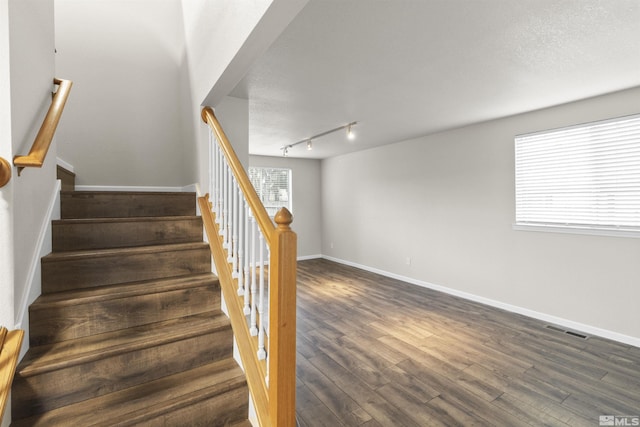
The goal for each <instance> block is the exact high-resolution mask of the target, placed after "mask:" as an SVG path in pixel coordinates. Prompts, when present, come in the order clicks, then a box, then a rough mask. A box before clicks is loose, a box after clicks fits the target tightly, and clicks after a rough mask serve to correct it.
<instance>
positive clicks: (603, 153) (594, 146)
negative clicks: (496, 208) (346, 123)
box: [515, 114, 640, 228]
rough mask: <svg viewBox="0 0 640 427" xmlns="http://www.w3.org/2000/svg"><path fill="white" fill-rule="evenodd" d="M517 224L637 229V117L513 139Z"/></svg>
mask: <svg viewBox="0 0 640 427" xmlns="http://www.w3.org/2000/svg"><path fill="white" fill-rule="evenodd" d="M515 153H516V222H517V223H519V224H551V225H568V226H595V227H605V228H635V227H640V114H638V115H634V116H627V117H621V118H617V119H611V120H605V121H600V122H593V123H588V124H585V125H579V126H572V127H569V128H562V129H555V130H551V131H545V132H537V133H533V134H526V135H520V136H517V137H516V138H515Z"/></svg>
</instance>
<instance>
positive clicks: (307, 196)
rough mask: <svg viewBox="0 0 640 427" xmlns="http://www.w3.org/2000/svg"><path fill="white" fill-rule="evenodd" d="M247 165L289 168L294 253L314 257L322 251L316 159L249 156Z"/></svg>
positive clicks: (320, 209)
mask: <svg viewBox="0 0 640 427" xmlns="http://www.w3.org/2000/svg"><path fill="white" fill-rule="evenodd" d="M249 166H262V167H274V168H290V169H291V175H292V182H293V189H292V193H293V195H292V197H293V206H292V213H293V223H292V224H291V228H292V229H293V231H295V232H296V233H297V235H298V257H299V258H300V257H303V258H304V257H318V256H320V254H321V253H322V248H321V241H322V235H321V228H322V219H321V214H322V207H321V202H320V186H321V178H320V161H319V160H311V159H294V158H289V157H287V158H285V157H268V156H250V157H249Z"/></svg>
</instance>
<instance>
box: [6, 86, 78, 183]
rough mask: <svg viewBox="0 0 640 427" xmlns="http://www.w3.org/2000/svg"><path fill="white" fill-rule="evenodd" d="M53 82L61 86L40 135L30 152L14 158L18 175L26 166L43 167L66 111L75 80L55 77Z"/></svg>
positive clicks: (37, 136)
mask: <svg viewBox="0 0 640 427" xmlns="http://www.w3.org/2000/svg"><path fill="white" fill-rule="evenodd" d="M53 83H54V84H55V85H58V86H59V87H58V90H57V91H56V92H55V94H54V95H53V99H52V101H51V105H50V106H49V111H47V115H46V116H45V117H44V121H43V122H42V126H40V130H39V131H38V135H36V139H35V140H34V141H33V145H32V146H31V150H29V154H27V155H26V156H16V157H14V158H13V164H14V165H15V166H17V167H18V175H20V172H21V171H22V169H24V168H25V167H36V168H39V167H42V164H43V163H44V158H45V157H46V155H47V151H49V146H50V145H51V141H52V140H53V135H54V134H55V133H56V128H57V127H58V122H59V121H60V117H61V116H62V112H63V111H64V106H65V104H66V103H67V98H68V97H69V92H70V91H71V85H73V82H72V81H71V80H62V79H56V78H54V79H53Z"/></svg>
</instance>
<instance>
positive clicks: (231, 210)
mask: <svg viewBox="0 0 640 427" xmlns="http://www.w3.org/2000/svg"><path fill="white" fill-rule="evenodd" d="M235 183H236V178H235V177H234V176H233V171H232V170H231V168H229V226H228V227H227V233H228V236H227V245H228V246H227V262H228V263H233V229H234V228H235V226H236V224H235V220H236V211H235V208H236V206H235V201H236V198H237V195H236V192H235ZM231 275H232V276H233V265H232V267H231Z"/></svg>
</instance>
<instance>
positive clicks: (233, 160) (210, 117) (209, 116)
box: [202, 107, 275, 244]
mask: <svg viewBox="0 0 640 427" xmlns="http://www.w3.org/2000/svg"><path fill="white" fill-rule="evenodd" d="M202 120H203V121H204V122H205V123H207V124H208V125H209V127H210V128H211V131H212V132H213V133H214V134H215V136H216V139H217V140H218V141H219V142H220V148H221V149H222V151H223V152H224V155H225V157H226V158H227V162H228V163H229V167H230V168H231V170H232V171H233V175H234V176H235V177H236V180H237V181H238V186H239V187H240V189H241V190H242V192H243V193H244V194H245V197H246V198H247V203H248V204H249V208H250V209H251V211H252V212H253V213H254V215H255V218H256V221H257V222H258V226H259V227H260V230H262V234H263V235H264V237H265V239H266V240H267V243H268V244H271V239H272V238H273V237H272V234H273V231H274V229H275V226H274V225H273V222H272V221H271V218H270V217H269V214H268V213H267V209H266V208H265V207H264V205H263V204H262V202H261V201H260V197H258V194H257V193H256V189H255V188H254V187H253V184H251V180H250V179H249V176H248V175H247V172H246V171H245V170H244V168H243V167H242V163H240V159H238V156H237V155H236V152H235V151H234V149H233V147H232V146H231V143H230V142H229V139H228V138H227V135H226V134H225V133H224V130H223V129H222V126H221V125H220V122H218V119H217V118H216V115H215V113H214V112H213V109H212V108H211V107H204V108H203V109H202Z"/></svg>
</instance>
